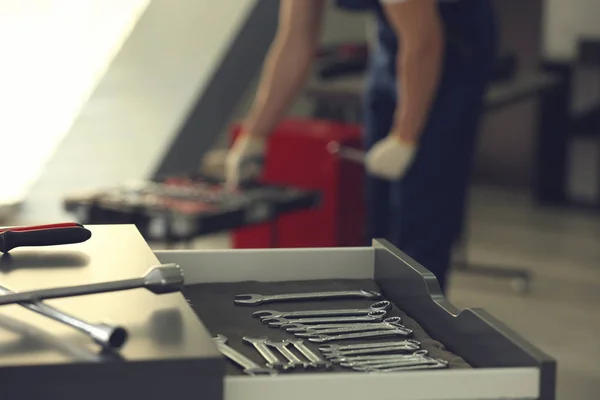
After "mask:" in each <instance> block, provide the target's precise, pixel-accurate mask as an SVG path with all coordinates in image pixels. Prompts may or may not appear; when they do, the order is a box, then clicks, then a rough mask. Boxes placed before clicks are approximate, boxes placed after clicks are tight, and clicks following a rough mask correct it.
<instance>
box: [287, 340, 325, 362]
mask: <svg viewBox="0 0 600 400" xmlns="http://www.w3.org/2000/svg"><path fill="white" fill-rule="evenodd" d="M289 342H290V343H291V344H292V345H293V346H294V347H295V348H296V350H298V351H299V352H300V353H301V354H302V355H303V356H304V357H306V359H307V360H308V361H310V365H311V367H314V368H320V367H323V368H330V367H331V365H332V363H331V362H329V361H326V360H323V359H322V358H321V357H319V356H318V355H317V354H316V353H315V352H313V351H312V350H311V349H309V348H308V347H307V346H306V344H304V340H302V339H292V340H290V341H289Z"/></svg>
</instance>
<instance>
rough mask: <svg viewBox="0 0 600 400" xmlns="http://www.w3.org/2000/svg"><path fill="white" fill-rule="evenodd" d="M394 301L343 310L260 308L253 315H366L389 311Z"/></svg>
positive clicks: (261, 316) (295, 316) (281, 316)
mask: <svg viewBox="0 0 600 400" xmlns="http://www.w3.org/2000/svg"><path fill="white" fill-rule="evenodd" d="M391 308H392V303H390V302H389V301H386V300H383V301H378V302H376V303H373V304H371V307H369V308H354V309H342V310H304V311H276V310H259V311H255V312H253V313H252V316H253V317H260V318H269V317H270V318H297V317H333V316H343V315H366V314H369V313H370V312H373V311H389V310H390V309H391Z"/></svg>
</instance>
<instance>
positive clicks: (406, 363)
mask: <svg viewBox="0 0 600 400" xmlns="http://www.w3.org/2000/svg"><path fill="white" fill-rule="evenodd" d="M441 362H443V363H446V361H444V360H438V359H435V358H431V357H423V358H421V359H411V360H399V361H389V362H381V363H379V364H358V365H352V366H351V367H350V368H352V369H353V370H355V371H365V372H367V371H373V370H385V369H390V368H408V367H419V366H429V365H436V366H437V365H439V364H440V363H441ZM446 365H447V364H446Z"/></svg>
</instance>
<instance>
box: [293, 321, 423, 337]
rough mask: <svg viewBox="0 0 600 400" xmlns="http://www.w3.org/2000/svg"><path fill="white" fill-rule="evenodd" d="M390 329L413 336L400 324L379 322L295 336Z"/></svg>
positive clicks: (311, 331) (300, 333)
mask: <svg viewBox="0 0 600 400" xmlns="http://www.w3.org/2000/svg"><path fill="white" fill-rule="evenodd" d="M388 329H400V330H404V331H406V333H407V334H409V335H410V334H411V333H412V331H411V330H410V329H408V328H407V327H405V326H404V325H400V324H390V323H386V322H379V323H377V322H376V323H373V324H369V325H367V326H350V327H346V328H332V329H321V330H317V331H313V330H312V329H311V330H308V331H306V332H296V333H294V335H296V336H298V337H311V336H315V335H326V334H327V335H329V334H333V333H354V332H370V331H384V330H388Z"/></svg>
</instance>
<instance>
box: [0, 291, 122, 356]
mask: <svg viewBox="0 0 600 400" xmlns="http://www.w3.org/2000/svg"><path fill="white" fill-rule="evenodd" d="M11 293H13V292H12V291H11V290H9V289H8V288H6V287H4V286H0V294H2V295H5V294H11ZM18 304H19V305H20V306H21V307H25V308H27V309H28V310H31V311H33V312H36V313H38V314H41V315H43V316H46V317H48V318H50V319H53V320H55V321H58V322H61V323H63V324H65V325H69V326H71V327H73V328H75V329H77V330H79V331H81V332H83V333H85V334H87V335H89V336H90V337H91V338H92V339H93V340H94V341H95V342H96V343H98V344H99V345H100V346H102V347H104V348H107V349H119V348H121V347H122V346H123V345H124V344H125V342H126V341H127V331H126V330H125V328H123V327H120V326H112V325H108V324H103V323H100V324H90V323H88V322H85V321H82V320H80V319H78V318H76V317H73V316H71V315H69V314H67V313H65V312H63V311H60V310H57V309H56V308H54V307H51V306H49V305H47V304H44V303H41V302H36V303H27V302H21V303H18Z"/></svg>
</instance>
